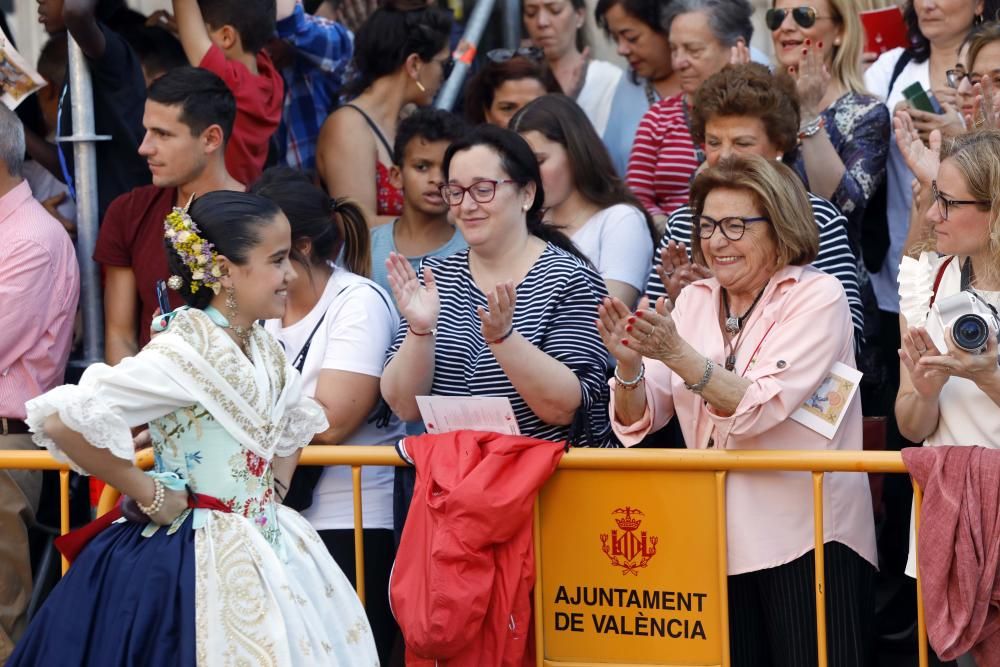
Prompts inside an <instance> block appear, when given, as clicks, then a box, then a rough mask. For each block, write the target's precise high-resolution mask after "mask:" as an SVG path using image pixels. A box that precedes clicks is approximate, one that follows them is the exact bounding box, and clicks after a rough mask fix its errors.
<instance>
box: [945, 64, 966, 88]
mask: <svg viewBox="0 0 1000 667" xmlns="http://www.w3.org/2000/svg"><path fill="white" fill-rule="evenodd" d="M944 76H945V81H946V82H947V83H948V87H949V88H958V86H959V85H960V84H961V83H962V79H964V78H965V77H967V76H969V75H968V73H967V72H966V71H965V68H964V67H961V66H960V67H955V68H954V69H950V70H948V71H947V72H945V73H944Z"/></svg>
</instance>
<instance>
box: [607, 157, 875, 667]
mask: <svg viewBox="0 0 1000 667" xmlns="http://www.w3.org/2000/svg"><path fill="white" fill-rule="evenodd" d="M691 206H692V209H693V213H694V217H695V219H696V220H697V223H696V229H697V236H698V239H699V243H698V244H697V245H695V247H694V249H693V250H694V254H695V257H696V259H697V260H698V261H700V262H703V263H705V264H706V265H707V266H708V267H709V268H710V269H711V271H712V273H713V277H711V278H708V279H706V280H700V281H698V282H695V283H693V284H692V285H690V286H689V287H687V288H686V289H684V290H683V291H682V292H681V294H680V296H679V297H678V299H677V303H676V305H673V306H672V305H671V304H670V303H669V302H668V301H667V300H666V299H663V298H661V299H659V300H658V301H657V303H656V308H655V310H651V309H649V308H647V307H646V305H647V304H646V303H645V302H644V303H641V304H640V308H639V310H637V311H635V312H632V311H630V310H629V309H628V308H627V307H626V306H625V304H623V303H622V302H621V301H619V300H616V299H613V298H609V299H606V300H605V301H604V303H603V305H602V306H601V308H600V309H599V321H598V328H599V330H600V332H601V335H602V337H603V339H604V342H605V344H606V345H607V346H608V349H609V350H610V351H611V354H612V355H613V356H614V357H615V359H616V360H617V362H618V365H617V368H616V371H615V379H614V381H613V387H614V392H613V396H612V401H611V416H612V425H613V427H614V430H615V432H616V433H617V435H618V436H619V438H620V439H621V441H622V443H623V444H624V445H625V446H632V445H635V444H636V443H638V442H640V441H641V440H642V438H643V437H645V436H646V434H648V433H650V432H652V431H655V430H658V429H659V428H662V427H663V426H664V425H665V424H666V423H667V421H668V420H669V419H670V418H671V417H672V416H673V415H675V414H676V415H677V417H678V421H679V423H680V426H681V429H682V431H683V432H684V440H685V442H686V443H687V445H688V447H690V448H695V449H706V448H710V449H726V450H758V449H785V450H801V449H809V450H819V451H828V450H847V451H860V449H861V406H860V404H859V402H858V401H857V400H855V401H852V402H851V403H850V404H848V405H846V406H845V407H844V409H843V412H842V414H843V421H842V422H841V423H840V425H839V428H838V429H837V430H836V432H835V433H834V434H833V435H832V436H831V437H827V436H826V435H823V434H821V433H819V432H817V431H814V430H812V429H811V428H810V427H808V426H806V425H804V424H802V423H800V422H799V421H796V420H795V419H794V418H792V413H793V412H794V411H795V410H796V409H798V408H799V406H801V405H802V404H803V403H804V402H806V401H807V400H808V399H810V397H811V396H813V394H814V393H815V392H816V391H817V389H818V388H819V387H820V386H821V385H822V384H823V383H824V382H825V380H826V378H827V376H828V375H829V373H830V371H831V369H832V368H833V367H834V365H835V364H838V363H839V364H844V365H846V366H849V367H853V366H854V345H853V336H852V334H851V317H850V312H849V309H848V305H847V299H846V297H845V296H844V290H843V288H842V287H841V285H840V283H839V282H838V281H837V279H836V278H834V277H833V276H829V275H827V274H824V273H821V272H819V271H817V270H816V269H813V268H811V267H809V266H808V264H809V263H810V262H811V261H812V259H813V258H814V257H815V256H816V252H817V247H818V236H817V232H816V223H815V222H813V220H812V216H811V215H810V213H809V211H810V206H809V200H808V198H807V196H806V191H805V189H804V188H803V187H802V184H801V182H800V181H799V179H798V177H797V176H796V175H795V174H794V173H793V172H792V171H791V170H790V169H789V168H788V167H785V166H784V165H782V164H780V163H776V162H773V161H771V160H767V159H765V158H763V157H760V156H756V155H747V156H738V157H735V158H732V159H730V160H724V161H722V162H721V163H720V164H719V165H717V166H715V167H710V168H709V169H707V170H706V171H704V172H703V173H702V174H700V175H699V176H698V177H697V178H696V179H695V181H694V183H693V185H692V191H691ZM726 484H727V485H726V520H727V530H728V560H727V563H728V568H729V580H728V581H729V628H730V651H731V657H732V664H733V665H734V666H741V667H742V666H744V665H809V664H815V659H816V654H817V648H816V622H815V615H814V612H815V594H814V592H815V586H814V581H813V576H814V557H815V554H814V547H813V544H814V528H813V513H812V482H811V476H810V475H809V474H808V473H793V472H756V471H755V472H751V473H735V472H734V473H730V474H729V475H728V477H727V483H726ZM824 496H825V498H824V508H825V509H826V516H825V521H824V530H825V538H824V541H825V549H824V552H825V558H826V561H825V562H826V574H827V579H826V581H827V589H826V600H827V611H826V614H827V632H828V637H829V640H828V641H829V647H830V655H829V658H830V661H829V664H830V665H837V666H845V667H846V666H848V665H852V666H853V665H861V664H865V661H866V655H867V650H868V648H869V646H870V641H869V640H870V638H871V627H872V623H871V621H872V615H873V611H874V589H873V582H874V575H875V563H876V554H875V530H874V523H873V519H872V511H871V495H870V493H869V490H868V480H867V479H866V478H865V477H864V476H863V475H857V474H844V473H834V474H830V475H827V477H826V480H825V483H824ZM845 637H850V638H852V640H851V641H847V640H844V639H843V638H845Z"/></svg>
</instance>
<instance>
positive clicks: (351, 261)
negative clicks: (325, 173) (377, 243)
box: [330, 199, 372, 278]
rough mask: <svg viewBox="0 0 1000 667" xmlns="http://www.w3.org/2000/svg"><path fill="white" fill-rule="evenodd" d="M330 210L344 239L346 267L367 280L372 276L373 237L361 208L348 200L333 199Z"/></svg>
mask: <svg viewBox="0 0 1000 667" xmlns="http://www.w3.org/2000/svg"><path fill="white" fill-rule="evenodd" d="M330 210H331V211H332V213H333V215H334V218H335V220H336V224H337V225H338V226H339V227H340V231H341V235H342V237H343V239H344V243H343V256H344V266H345V267H346V268H347V270H348V271H350V272H351V273H356V274H358V275H359V276H364V277H365V278H371V276H372V253H371V236H370V234H369V232H368V223H367V222H366V221H365V214H364V213H363V212H362V211H361V208H360V207H359V206H358V205H357V204H355V203H354V202H352V201H350V200H348V199H331V200H330Z"/></svg>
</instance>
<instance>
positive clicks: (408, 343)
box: [381, 126, 609, 446]
mask: <svg viewBox="0 0 1000 667" xmlns="http://www.w3.org/2000/svg"><path fill="white" fill-rule="evenodd" d="M444 177H445V181H446V183H445V185H443V186H442V187H441V193H442V196H443V197H444V199H445V201H447V202H448V205H449V206H450V207H451V214H452V216H453V217H454V219H455V224H456V225H457V226H458V229H459V231H461V232H462V236H463V237H465V240H466V242H468V244H469V248H468V250H465V251H463V252H459V253H456V254H454V255H451V256H450V257H445V258H428V259H425V260H424V261H423V264H422V267H421V271H420V275H419V276H418V275H417V272H415V271H414V270H413V268H412V267H411V266H410V264H409V262H408V261H407V260H406V258H405V257H403V256H401V255H398V254H395V253H393V254H392V255H390V257H389V260H388V261H387V263H386V266H387V268H388V272H389V284H390V285H391V286H392V291H393V294H394V295H395V297H396V303H397V304H398V305H399V310H400V313H401V314H402V316H403V320H402V322H401V323H400V328H399V332H398V333H397V335H396V339H395V341H394V342H393V345H392V347H391V348H390V352H389V355H390V361H389V362H388V364H387V365H386V368H385V372H384V373H383V375H382V383H381V386H382V395H383V396H384V397H385V400H386V401H387V402H388V403H389V406H390V407H391V408H392V410H393V412H395V413H396V414H397V415H398V416H399V417H400V418H401V419H404V420H406V421H414V420H418V419H420V411H419V409H418V408H417V402H416V397H417V396H424V395H436V396H502V397H506V398H508V399H510V402H511V405H512V407H513V410H514V416H515V417H516V419H517V423H518V426H519V428H520V432H521V434H523V435H527V436H532V437H535V438H543V439H547V440H555V441H560V440H566V439H570V440H571V441H573V442H574V443H576V444H587V445H592V446H600V445H603V444H604V443H606V442H607V440H608V433H609V427H608V414H607V401H608V386H607V383H606V381H605V368H606V364H607V350H606V349H605V348H604V345H603V344H602V343H601V339H600V337H599V336H598V334H597V331H596V330H595V329H594V326H593V321H594V313H595V312H596V310H597V305H598V303H599V302H600V300H601V299H602V298H603V297H604V296H605V295H606V294H607V291H606V290H605V287H604V281H603V280H601V276H600V274H598V273H597V271H595V270H594V269H593V267H591V266H590V264H589V262H587V260H586V259H584V258H583V256H582V255H581V254H580V252H579V251H578V250H577V249H576V248H575V247H574V246H573V244H572V242H571V241H570V240H569V239H567V238H566V236H564V235H563V234H562V233H561V232H559V231H557V230H556V229H554V228H553V227H551V226H549V225H547V224H546V223H544V222H542V218H541V209H542V204H543V202H544V201H545V193H544V192H543V190H542V178H541V175H540V173H539V170H538V162H537V161H536V159H535V155H534V153H532V152H531V148H530V146H529V145H528V144H527V142H525V140H524V139H522V138H521V137H520V136H519V135H517V134H516V133H514V132H511V131H509V130H503V129H500V128H496V127H493V126H481V127H479V128H477V129H476V130H473V131H472V133H470V135H469V136H467V137H465V138H463V139H460V140H458V141H456V142H455V143H453V144H452V145H451V146H450V147H449V148H448V150H447V152H446V153H445V158H444Z"/></svg>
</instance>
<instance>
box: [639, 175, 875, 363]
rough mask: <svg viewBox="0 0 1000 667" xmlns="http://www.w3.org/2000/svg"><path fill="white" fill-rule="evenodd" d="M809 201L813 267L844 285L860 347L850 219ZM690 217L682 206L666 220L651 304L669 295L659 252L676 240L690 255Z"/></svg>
mask: <svg viewBox="0 0 1000 667" xmlns="http://www.w3.org/2000/svg"><path fill="white" fill-rule="evenodd" d="M809 201H810V203H812V210H813V217H814V218H815V219H816V225H817V226H818V227H819V254H817V255H816V260H815V261H814V262H813V263H812V265H813V266H814V267H815V268H817V269H819V270H820V271H823V272H824V273H829V274H830V275H831V276H833V277H834V278H837V279H838V280H839V281H840V283H841V285H843V286H844V293H845V294H846V295H847V303H848V305H850V307H851V319H852V320H853V321H854V341H855V344H857V343H858V342H859V341H860V340H861V334H862V329H863V327H864V307H863V306H862V304H861V292H860V288H859V287H858V260H857V258H855V256H854V252H853V251H852V250H851V246H850V245H849V243H848V240H847V226H846V225H847V220H846V219H845V218H844V216H843V215H841V213H840V211H839V210H837V207H836V206H834V205H833V204H831V203H830V202H828V201H827V200H825V199H823V198H822V197H817V196H816V195H814V194H812V193H809ZM691 216H692V211H691V207H690V206H682V207H681V208H679V209H677V210H676V211H674V212H673V214H671V216H670V217H669V218H668V219H667V231H666V233H665V234H664V235H663V238H662V239H661V240H660V246H659V247H658V248H657V249H656V253H655V254H654V256H653V268H652V270H651V271H650V272H649V281H648V282H647V283H646V294H647V295H648V296H649V299H650V301H653V302H655V301H656V299H658V298H659V297H661V296H666V295H667V291H666V289H665V288H664V287H663V282H662V281H660V276H659V274H657V273H656V269H657V267H658V266H660V264H661V262H660V250H662V249H663V248H665V247H667V242H668V241H670V240H671V239H673V240H674V241H676V242H677V243H684V244H686V245H687V246H688V255H689V256H690V252H691V251H690V247H691V243H692V239H691V234H692V225H691Z"/></svg>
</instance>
